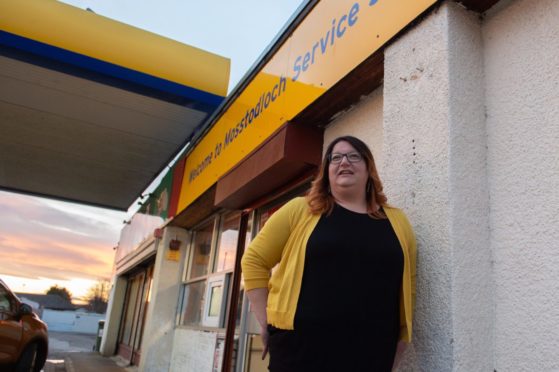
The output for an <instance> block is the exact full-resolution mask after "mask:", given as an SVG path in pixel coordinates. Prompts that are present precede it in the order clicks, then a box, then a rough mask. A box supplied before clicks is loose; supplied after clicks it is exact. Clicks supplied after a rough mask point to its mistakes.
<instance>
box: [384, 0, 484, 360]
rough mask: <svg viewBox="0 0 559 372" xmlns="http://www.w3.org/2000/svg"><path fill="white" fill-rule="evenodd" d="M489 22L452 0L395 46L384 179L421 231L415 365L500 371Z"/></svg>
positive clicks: (388, 83)
mask: <svg viewBox="0 0 559 372" xmlns="http://www.w3.org/2000/svg"><path fill="white" fill-rule="evenodd" d="M480 27H481V26H480V24H479V17H478V16H477V15H476V14H473V13H470V12H467V11H466V10H465V9H463V8H462V7H461V6H459V5H457V4H456V3H454V2H445V3H443V4H442V5H441V6H440V7H439V8H438V9H436V10H435V11H434V12H432V13H431V14H430V15H429V16H427V17H426V18H425V19H424V20H423V21H422V22H421V23H419V24H418V25H416V26H415V27H413V28H412V29H410V30H409V31H408V32H407V33H406V34H405V35H403V36H402V37H401V38H399V39H398V40H396V41H395V42H394V43H393V44H392V45H390V46H389V47H388V48H387V49H386V51H385V76H384V146H383V148H384V166H383V168H384V171H383V180H384V183H385V188H386V193H387V195H388V198H389V201H390V202H392V203H393V204H394V205H396V206H399V207H402V208H403V209H404V210H405V211H406V213H407V214H408V217H409V218H410V220H411V223H412V225H413V226H414V229H415V232H416V236H417V240H418V267H417V303H416V312H415V317H414V336H413V338H414V340H413V343H412V347H411V348H410V349H409V351H408V353H407V354H408V355H407V358H406V360H405V361H404V363H403V366H402V368H401V369H402V370H406V371H408V370H411V371H492V370H493V369H492V367H493V361H492V358H493V333H492V332H493V321H494V316H493V284H492V281H493V279H492V270H491V250H490V245H489V220H488V214H489V208H488V193H487V183H486V180H487V176H486V174H487V171H486V143H485V120H484V105H483V100H484V92H483V63H482V62H483V59H482V43H481V31H480Z"/></svg>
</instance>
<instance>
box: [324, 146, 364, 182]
mask: <svg viewBox="0 0 559 372" xmlns="http://www.w3.org/2000/svg"><path fill="white" fill-rule="evenodd" d="M351 153H357V154H359V152H358V151H357V150H355V148H353V146H351V145H350V144H349V142H346V141H340V142H338V143H336V144H335V145H334V148H333V149H332V155H333V156H334V157H335V155H347V154H351ZM349 158H351V155H347V156H343V157H342V160H341V161H340V162H339V163H337V164H335V163H333V162H332V161H330V164H329V166H328V180H329V182H330V189H331V190H332V191H333V192H335V191H347V190H350V189H353V190H355V191H356V192H362V191H365V188H366V185H367V180H368V178H369V174H368V172H367V165H366V163H365V159H364V158H363V157H362V156H360V158H361V159H360V160H359V161H357V162H350V161H349Z"/></svg>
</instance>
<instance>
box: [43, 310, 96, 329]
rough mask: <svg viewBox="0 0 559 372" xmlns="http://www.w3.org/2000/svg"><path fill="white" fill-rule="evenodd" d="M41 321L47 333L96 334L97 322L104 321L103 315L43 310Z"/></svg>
mask: <svg viewBox="0 0 559 372" xmlns="http://www.w3.org/2000/svg"><path fill="white" fill-rule="evenodd" d="M42 319H43V321H44V322H45V323H47V325H48V327H49V331H56V332H73V333H88V334H97V328H98V325H99V320H101V319H105V314H95V313H86V312H82V311H61V310H50V309H44V310H43V314H42Z"/></svg>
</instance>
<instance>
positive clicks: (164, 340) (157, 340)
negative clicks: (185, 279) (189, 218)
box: [139, 227, 189, 372]
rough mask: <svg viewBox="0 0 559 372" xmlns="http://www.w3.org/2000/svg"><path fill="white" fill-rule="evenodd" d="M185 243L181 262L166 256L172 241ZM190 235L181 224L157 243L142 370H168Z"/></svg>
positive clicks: (167, 229) (147, 371)
mask: <svg viewBox="0 0 559 372" xmlns="http://www.w3.org/2000/svg"><path fill="white" fill-rule="evenodd" d="M171 239H178V240H180V241H181V242H182V244H181V247H180V251H179V252H180V258H179V259H178V261H174V260H171V259H169V258H168V257H167V254H168V252H169V241H170V240H171ZM188 241H189V234H188V232H187V231H186V230H184V229H181V228H178V227H166V228H165V229H164V230H163V238H162V239H161V241H160V243H159V244H158V246H157V257H156V259H155V266H154V271H153V282H152V285H151V294H150V302H149V305H148V309H147V314H146V320H145V329H144V333H143V337H142V346H141V349H142V351H143V352H142V357H141V359H140V366H139V367H140V370H141V371H144V372H159V371H168V370H169V365H170V359H171V351H172V350H173V334H174V331H175V322H176V320H175V319H176V314H177V302H178V301H179V293H180V288H181V285H182V284H181V283H182V280H181V279H182V278H181V276H182V273H183V267H184V263H185V261H186V259H185V257H186V251H187V245H188V244H187V242H188Z"/></svg>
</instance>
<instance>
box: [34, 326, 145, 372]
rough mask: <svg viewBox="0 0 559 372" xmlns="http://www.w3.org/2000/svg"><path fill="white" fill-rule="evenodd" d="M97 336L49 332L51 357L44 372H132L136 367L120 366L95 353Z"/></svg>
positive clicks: (49, 356)
mask: <svg viewBox="0 0 559 372" xmlns="http://www.w3.org/2000/svg"><path fill="white" fill-rule="evenodd" d="M95 342H96V336H95V335H88V334H80V333H66V332H49V355H48V356H47V363H46V364H45V367H44V369H43V371H44V372H89V371H92V372H131V371H134V370H135V368H134V367H131V368H130V367H128V368H124V367H121V366H119V364H118V360H117V359H116V358H105V357H103V356H101V355H100V354H99V353H97V352H94V351H93V348H94V346H95Z"/></svg>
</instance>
